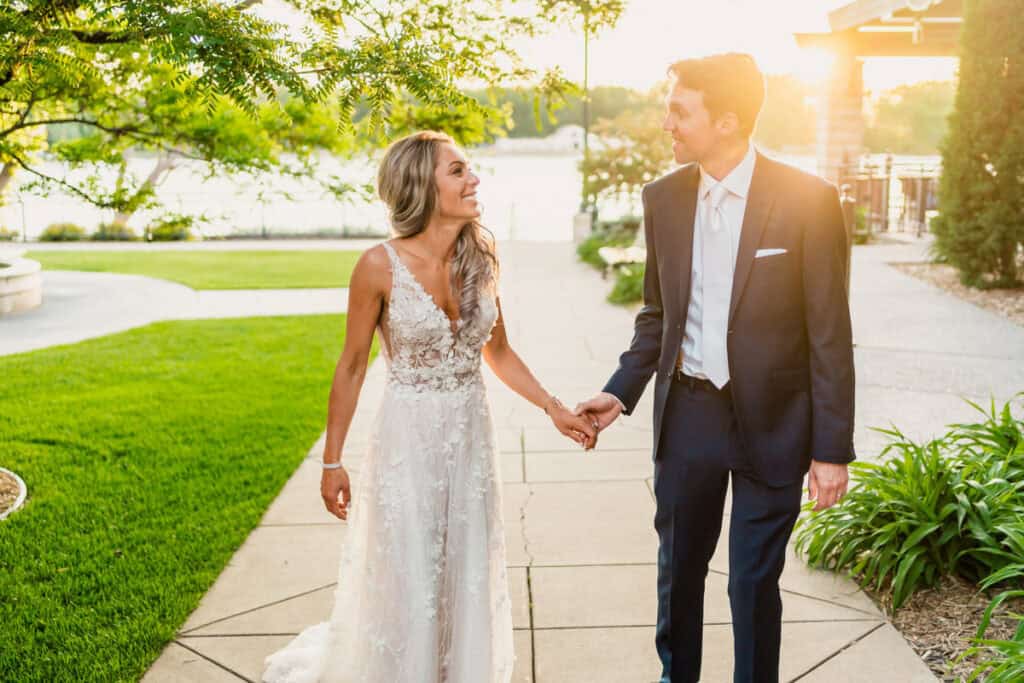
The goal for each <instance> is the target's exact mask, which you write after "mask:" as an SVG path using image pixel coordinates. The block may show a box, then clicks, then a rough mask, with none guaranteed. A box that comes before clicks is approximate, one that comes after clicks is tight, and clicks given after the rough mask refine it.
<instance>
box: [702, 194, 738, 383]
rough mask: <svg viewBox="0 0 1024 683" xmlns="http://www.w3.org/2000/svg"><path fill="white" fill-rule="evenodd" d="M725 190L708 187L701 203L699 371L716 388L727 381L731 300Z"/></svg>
mask: <svg viewBox="0 0 1024 683" xmlns="http://www.w3.org/2000/svg"><path fill="white" fill-rule="evenodd" d="M727 194H729V190H728V189H727V188H725V187H724V186H723V185H722V184H721V183H718V184H716V185H715V186H714V187H712V188H711V189H710V190H709V191H708V193H707V195H706V197H705V200H704V203H705V211H706V213H705V214H704V216H705V220H704V231H703V233H704V250H703V269H704V276H703V278H704V291H703V293H702V301H703V309H704V316H703V321H702V329H701V338H702V339H703V347H704V348H703V352H704V353H703V366H704V367H703V370H704V374H705V375H707V376H708V379H710V380H711V381H712V382H713V383H714V385H715V386H716V387H718V388H719V389H721V388H722V387H723V386H725V383H726V382H728V381H729V353H728V348H727V346H726V339H725V337H726V332H727V330H728V327H729V300H730V299H731V298H732V245H731V244H730V243H729V230H728V227H727V226H726V224H725V216H724V215H723V214H722V200H724V199H725V196H726V195H727Z"/></svg>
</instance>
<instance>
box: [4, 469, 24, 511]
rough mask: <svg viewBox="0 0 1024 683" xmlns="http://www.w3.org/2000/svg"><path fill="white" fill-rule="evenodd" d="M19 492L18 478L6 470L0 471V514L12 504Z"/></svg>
mask: <svg viewBox="0 0 1024 683" xmlns="http://www.w3.org/2000/svg"><path fill="white" fill-rule="evenodd" d="M19 493H21V487H20V486H18V480H17V479H15V478H14V477H12V476H11V475H9V474H7V473H6V472H0V515H2V514H3V513H5V512H7V510H8V509H9V508H10V507H11V506H12V505H14V502H15V501H16V500H18V494H19Z"/></svg>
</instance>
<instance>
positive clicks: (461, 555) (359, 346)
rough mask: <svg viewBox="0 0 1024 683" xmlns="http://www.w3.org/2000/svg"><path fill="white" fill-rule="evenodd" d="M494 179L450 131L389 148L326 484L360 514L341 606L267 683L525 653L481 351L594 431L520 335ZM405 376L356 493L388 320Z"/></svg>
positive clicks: (535, 400)
mask: <svg viewBox="0 0 1024 683" xmlns="http://www.w3.org/2000/svg"><path fill="white" fill-rule="evenodd" d="M479 184H480V179H479V178H477V177H476V176H475V175H474V174H473V172H472V171H471V169H470V166H469V162H468V161H467V159H466V157H465V155H464V154H463V153H462V152H461V151H460V150H459V148H458V147H456V145H455V144H454V142H453V140H452V139H451V138H450V137H448V136H447V135H444V134H442V133H433V132H421V133H416V134H413V135H410V136H408V137H406V138H403V139H401V140H398V141H397V142H395V143H394V144H392V145H391V147H390V148H389V149H388V150H387V152H386V154H385V155H384V159H383V161H382V162H381V165H380V171H379V173H378V176H377V189H378V193H379V195H380V197H381V199H382V200H383V201H384V202H385V203H386V204H387V206H388V209H389V212H390V217H391V226H392V231H393V233H394V235H395V237H394V239H392V240H389V241H387V242H384V243H383V244H382V245H380V246H378V247H374V248H373V249H370V250H369V251H367V252H366V253H365V254H363V256H362V257H361V258H360V259H359V262H358V263H357V265H356V267H355V270H354V272H353V273H352V280H351V283H350V289H349V307H348V320H347V330H346V337H345V347H344V350H343V352H342V354H341V358H340V360H339V361H338V365H337V368H336V370H335V374H334V382H333V384H332V386H331V394H330V402H329V407H328V423H327V441H326V447H325V450H324V454H323V460H324V464H323V467H324V471H323V477H322V480H321V494H322V496H323V500H324V504H325V505H326V506H327V509H328V510H329V511H330V512H331V513H333V514H334V515H335V516H337V517H338V518H340V519H342V520H346V519H349V517H351V521H350V524H349V526H350V528H349V531H348V534H347V540H346V543H345V546H344V547H343V548H342V560H341V566H340V568H339V574H338V585H337V588H336V590H335V593H334V608H333V610H332V612H331V617H330V620H329V621H327V622H324V623H321V624H316V625H314V626H310V627H308V628H306V629H305V630H304V631H303V632H302V633H300V634H299V635H298V636H297V637H296V638H295V639H294V640H293V641H292V642H291V643H289V644H288V645H287V646H286V647H285V648H284V649H282V650H279V651H278V652H276V653H274V654H272V655H270V656H269V657H267V659H266V669H265V671H264V674H263V681H265V682H266V683H314V682H316V683H508V681H509V680H510V679H511V677H512V664H513V660H514V655H513V646H512V616H511V605H510V603H509V595H508V585H507V584H508V581H507V577H506V569H505V541H504V533H503V528H502V516H501V515H502V513H501V482H500V479H499V474H498V472H499V468H498V464H499V463H498V457H499V456H498V448H497V444H496V441H495V433H494V426H493V422H492V420H491V415H490V410H489V407H488V403H487V396H486V394H485V390H484V384H483V378H482V375H481V372H480V360H481V357H482V358H483V359H484V360H486V361H487V364H488V365H489V366H490V367H491V369H492V370H493V371H494V373H495V374H496V375H497V376H498V377H499V378H500V379H501V380H502V381H503V382H504V383H505V384H507V385H508V386H509V387H510V388H511V389H512V390H514V391H515V392H517V393H518V394H520V395H521V396H523V397H524V398H525V399H526V400H528V401H530V402H531V403H532V404H534V405H535V406H537V407H538V408H541V409H543V410H544V411H545V412H546V413H547V414H548V415H549V416H550V418H551V420H552V422H553V423H554V425H555V427H556V428H557V429H558V430H559V431H560V432H561V433H562V434H565V435H566V436H568V437H569V438H571V439H573V440H575V441H576V442H577V443H579V444H581V445H582V446H583V447H584V448H590V447H591V446H592V445H593V439H594V436H595V434H596V432H595V428H594V425H592V424H590V423H589V422H588V421H587V420H586V419H584V418H583V417H578V416H576V415H574V414H573V413H572V412H570V411H569V410H568V409H567V408H566V407H565V406H564V405H563V404H562V403H561V402H560V401H559V400H558V399H557V398H556V397H554V396H552V395H550V394H549V393H548V392H547V391H545V390H544V388H543V387H542V386H541V384H540V382H538V381H537V379H536V378H534V376H533V374H532V373H531V372H530V370H529V368H527V367H526V365H525V364H524V363H523V361H522V360H521V359H520V358H519V356H518V355H517V354H516V353H515V351H513V350H512V348H511V346H510V345H509V342H508V338H507V337H506V334H505V325H504V323H503V320H502V314H501V307H500V303H499V299H498V296H497V280H498V260H497V258H496V255H495V247H494V242H493V240H492V239H491V237H490V233H488V232H487V231H486V230H485V229H484V227H483V226H482V225H481V224H480V223H479V218H480V207H479V203H478V201H477V198H476V188H477V186H478V185H479ZM375 331H377V332H379V334H380V338H381V341H382V352H383V353H384V356H385V359H386V361H387V368H388V376H387V388H386V391H385V395H384V399H383V401H382V403H381V406H380V408H379V410H378V413H377V416H376V419H375V422H374V426H373V432H372V436H371V438H370V442H369V447H368V451H367V453H366V457H365V460H364V462H363V463H362V465H361V468H360V472H359V476H358V479H357V485H356V486H355V493H354V497H353V492H352V489H351V487H350V483H349V475H348V473H347V472H346V470H345V467H344V463H343V457H342V451H343V445H344V443H345V435H346V432H347V431H348V427H349V424H350V422H351V420H352V415H353V412H354V411H355V407H356V400H357V398H358V395H359V391H360V388H361V386H362V382H363V377H364V376H365V374H366V366H367V360H368V357H369V352H370V346H371V342H372V340H373V335H374V332H375Z"/></svg>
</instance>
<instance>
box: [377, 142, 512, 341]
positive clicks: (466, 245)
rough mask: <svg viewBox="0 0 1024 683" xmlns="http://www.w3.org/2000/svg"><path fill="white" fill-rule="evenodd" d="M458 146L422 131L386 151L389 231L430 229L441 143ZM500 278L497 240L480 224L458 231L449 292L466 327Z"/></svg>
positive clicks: (383, 187) (383, 193)
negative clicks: (455, 296)
mask: <svg viewBox="0 0 1024 683" xmlns="http://www.w3.org/2000/svg"><path fill="white" fill-rule="evenodd" d="M445 143H447V144H452V145H454V144H455V141H454V140H453V139H452V138H451V136H449V135H446V134H444V133H438V132H434V131H420V132H418V133H413V134H412V135H408V136H406V137H404V138H402V139H400V140H397V141H395V142H393V143H392V144H391V146H390V147H388V149H387V151H386V152H385V153H384V158H383V160H381V162H380V169H379V170H378V171H377V194H378V195H379V196H380V198H381V200H383V201H384V203H385V204H387V206H388V213H389V215H390V219H391V230H392V232H393V233H394V234H395V235H396V236H398V237H412V236H413V235H416V234H418V233H420V232H422V231H423V230H424V229H426V227H427V223H428V222H429V221H430V217H431V216H432V215H433V214H434V209H435V207H436V206H437V183H436V182H435V181H434V169H435V168H436V166H437V157H438V152H439V150H440V148H441V145H442V144H445ZM497 278H498V259H497V256H496V254H495V247H494V236H493V235H492V234H491V232H490V231H489V230H488V229H487V228H485V227H484V226H483V225H482V224H481V223H480V222H479V221H477V220H469V221H467V222H466V224H465V225H463V226H462V230H461V231H459V236H458V239H457V240H456V242H455V256H454V258H453V259H452V269H451V288H452V291H453V292H454V291H458V292H459V317H460V318H461V319H462V321H463V328H465V327H466V326H467V325H468V323H470V322H472V321H474V320H475V319H476V317H477V315H478V314H479V312H480V293H481V292H482V291H488V290H490V291H493V290H494V287H495V284H496V282H497Z"/></svg>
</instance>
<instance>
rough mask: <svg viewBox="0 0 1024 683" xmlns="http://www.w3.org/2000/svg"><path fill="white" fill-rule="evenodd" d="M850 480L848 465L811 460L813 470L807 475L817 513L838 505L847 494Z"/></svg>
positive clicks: (810, 493) (809, 492)
mask: <svg viewBox="0 0 1024 683" xmlns="http://www.w3.org/2000/svg"><path fill="white" fill-rule="evenodd" d="M849 480H850V478H849V473H848V472H847V467H846V465H837V464H834V463H830V462H818V461H817V460H811V470H810V471H809V472H808V473H807V489H808V491H807V492H808V494H809V495H810V497H811V500H814V501H816V502H815V505H814V510H815V512H817V511H818V510H824V509H826V508H830V507H832V506H833V505H835V504H836V503H838V502H839V500H840V499H841V498H842V497H843V496H844V495H845V494H846V486H847V484H848V483H849Z"/></svg>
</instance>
